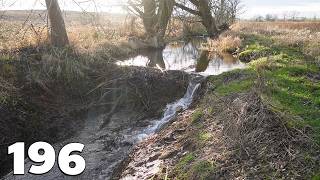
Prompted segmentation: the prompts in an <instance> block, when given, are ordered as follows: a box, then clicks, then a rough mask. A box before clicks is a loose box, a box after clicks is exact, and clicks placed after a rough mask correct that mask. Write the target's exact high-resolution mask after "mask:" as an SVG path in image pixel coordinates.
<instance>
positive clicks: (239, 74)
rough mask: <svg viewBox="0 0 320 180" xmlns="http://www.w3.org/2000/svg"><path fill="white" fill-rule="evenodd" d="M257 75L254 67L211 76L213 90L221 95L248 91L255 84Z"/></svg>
mask: <svg viewBox="0 0 320 180" xmlns="http://www.w3.org/2000/svg"><path fill="white" fill-rule="evenodd" d="M256 77H257V75H256V73H255V72H254V71H253V70H252V69H244V70H235V71H232V72H227V73H224V74H222V75H220V76H214V77H210V78H209V81H210V82H211V83H212V87H213V89H212V90H213V91H214V92H215V93H216V94H217V95H219V96H227V95H231V94H235V93H243V92H247V91H249V90H250V89H252V87H253V86H254V84H255V79H256Z"/></svg>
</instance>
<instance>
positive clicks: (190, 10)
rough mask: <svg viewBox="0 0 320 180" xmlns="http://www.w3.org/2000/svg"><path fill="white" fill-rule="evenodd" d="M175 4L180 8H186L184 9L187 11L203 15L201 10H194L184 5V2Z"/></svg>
mask: <svg viewBox="0 0 320 180" xmlns="http://www.w3.org/2000/svg"><path fill="white" fill-rule="evenodd" d="M175 5H176V6H177V7H178V8H180V9H182V10H184V11H187V12H189V13H191V14H193V15H196V16H200V15H201V14H200V12H199V11H196V10H193V9H191V8H188V7H187V6H184V5H182V4H179V3H176V4H175Z"/></svg>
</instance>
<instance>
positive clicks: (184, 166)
mask: <svg viewBox="0 0 320 180" xmlns="http://www.w3.org/2000/svg"><path fill="white" fill-rule="evenodd" d="M194 160H195V156H194V154H193V153H189V154H187V155H185V156H184V157H182V158H181V159H180V161H179V162H178V163H177V164H176V166H175V167H174V174H175V176H177V178H178V179H187V178H188V176H189V175H188V169H189V166H190V164H191V163H192V162H193V161H194Z"/></svg>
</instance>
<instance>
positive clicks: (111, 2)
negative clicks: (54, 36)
mask: <svg viewBox="0 0 320 180" xmlns="http://www.w3.org/2000/svg"><path fill="white" fill-rule="evenodd" d="M2 1H3V3H1V2H2ZM14 1H17V2H16V3H15V4H14V5H13V6H11V7H9V5H10V4H12V2H14ZM74 1H76V2H84V0H74ZM121 1H122V2H123V1H125V0H95V2H96V4H97V6H98V7H99V9H98V11H107V12H112V13H117V12H123V10H121V9H122V8H121V7H120V6H119V5H120V4H121ZM35 2H37V3H35ZM59 2H60V4H61V6H62V8H63V9H65V10H78V11H79V10H81V8H79V7H78V5H77V4H76V3H74V2H73V0H59ZM43 4H44V0H0V9H2V10H3V9H12V10H13V9H15V10H16V9H31V8H33V9H43V8H44V5H43ZM242 4H243V5H244V10H243V13H242V14H241V17H242V18H252V17H254V16H257V15H262V16H264V15H266V14H273V15H278V16H280V17H282V16H283V14H290V13H291V12H299V15H298V16H306V17H314V16H317V17H320V0H303V1H302V0H268V1H267V0H265V1H261V0H242ZM34 5H35V6H34ZM81 7H82V8H84V9H86V10H88V11H92V10H95V8H94V7H95V6H94V5H93V3H86V4H81Z"/></svg>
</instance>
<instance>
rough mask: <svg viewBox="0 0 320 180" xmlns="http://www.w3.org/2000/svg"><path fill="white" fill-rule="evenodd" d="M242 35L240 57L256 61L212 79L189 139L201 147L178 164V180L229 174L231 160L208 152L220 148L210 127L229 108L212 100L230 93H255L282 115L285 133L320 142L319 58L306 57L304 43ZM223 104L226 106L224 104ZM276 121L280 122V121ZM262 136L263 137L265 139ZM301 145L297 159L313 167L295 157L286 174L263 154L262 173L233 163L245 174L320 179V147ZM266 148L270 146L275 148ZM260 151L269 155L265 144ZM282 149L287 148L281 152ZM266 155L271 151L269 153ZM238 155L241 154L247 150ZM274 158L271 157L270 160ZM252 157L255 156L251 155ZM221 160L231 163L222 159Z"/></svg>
mask: <svg viewBox="0 0 320 180" xmlns="http://www.w3.org/2000/svg"><path fill="white" fill-rule="evenodd" d="M241 36H242V38H243V39H244V42H243V48H242V50H241V53H240V54H239V55H240V58H242V59H244V60H247V61H251V60H253V61H251V63H250V64H249V68H248V69H246V70H237V71H233V72H230V73H225V74H223V75H220V76H216V77H211V78H209V81H208V87H207V91H208V92H207V93H206V95H205V96H204V98H203V99H202V100H201V101H200V103H199V105H198V106H197V109H196V110H195V111H194V113H193V115H192V116H191V117H190V120H189V122H190V124H191V127H193V130H194V132H193V133H192V135H189V138H190V139H192V141H193V143H194V144H195V147H194V148H192V150H190V152H189V153H188V154H186V155H185V156H184V157H182V158H181V159H180V160H178V161H177V162H176V163H175V165H174V167H173V173H172V174H176V175H173V176H175V177H177V178H178V179H190V178H193V179H208V178H209V179H210V178H214V177H217V176H214V174H217V173H219V172H220V173H221V172H223V171H222V170H221V169H223V167H221V166H220V165H221V164H228V163H226V159H224V160H221V159H219V158H216V157H214V153H213V152H214V151H213V152H211V153H209V155H208V154H206V152H205V151H204V150H203V149H206V147H207V148H209V149H210V148H211V149H212V148H214V146H211V147H210V144H214V141H216V140H215V139H216V138H214V136H216V134H215V133H212V130H211V129H210V128H208V127H210V126H212V124H213V121H215V119H217V117H216V114H221V112H223V111H224V109H223V108H221V107H217V105H213V103H215V104H219V102H216V101H212V99H223V101H227V100H228V98H229V97H234V98H233V100H234V99H237V97H241V96H246V94H250V93H255V94H256V95H257V96H258V97H259V98H260V99H261V101H262V103H263V104H264V105H265V106H266V107H268V109H270V110H271V112H272V113H274V114H275V115H274V117H277V116H279V117H281V118H280V119H281V122H282V123H283V124H284V126H285V128H283V131H285V130H287V131H290V132H291V130H295V131H298V132H302V133H303V134H306V135H308V136H310V137H312V139H313V140H312V142H309V143H308V144H310V143H311V144H313V143H314V142H316V143H319V142H320V82H319V72H320V69H319V68H320V67H319V64H317V62H316V60H314V59H313V58H312V57H307V56H305V55H304V54H303V53H302V51H301V49H299V48H298V47H288V46H284V45H279V44H278V43H276V42H275V40H272V39H271V38H268V37H267V36H262V35H254V34H242V35H241ZM208 102H209V103H208ZM247 103H248V102H247ZM249 103H250V102H249ZM220 105H226V104H225V103H222V104H220ZM224 108H230V107H224ZM231 109H232V108H231ZM231 113H232V112H231ZM258 118H259V116H258ZM218 119H219V118H218ZM275 121H276V120H275ZM281 122H280V124H281ZM271 123H272V122H271ZM275 124H277V123H276V122H275ZM259 126H261V127H264V125H263V124H259ZM224 128H226V127H224ZM242 128H245V127H242ZM271 130H273V129H271ZM280 131H281V128H280ZM293 134H295V133H293ZM265 136H267V135H265ZM273 136H275V135H273ZM273 136H270V137H273ZM293 136H295V135H293ZM298 136H300V135H298ZM275 138H276V137H275ZM257 139H258V140H259V138H257ZM282 140H283V141H285V137H281V138H280V139H276V140H274V141H282ZM271 141H272V140H271ZM262 143H263V141H262ZM295 143H296V144H297V143H298V144H299V145H298V146H300V145H301V146H304V145H303V143H299V142H295ZM295 143H293V144H295ZM289 144H290V143H289ZM266 146H267V145H266ZM280 146H281V144H280ZM289 146H291V145H289ZM293 146H294V145H293ZM298 146H297V147H292V148H293V149H295V148H296V149H299V150H297V159H299V157H300V158H301V160H299V163H301V164H304V165H303V166H304V167H306V168H307V169H308V171H300V169H302V168H301V167H300V169H299V166H296V165H295V163H296V162H295V161H294V160H292V161H291V160H288V161H289V162H288V165H287V167H286V168H285V169H283V171H284V172H285V173H281V172H279V169H278V168H274V167H271V165H270V164H271V163H272V160H270V159H271V158H270V157H269V156H268V155H266V156H264V155H262V156H263V158H262V160H261V159H259V158H257V159H255V160H254V161H255V163H258V164H259V165H258V166H259V167H263V168H261V169H260V168H257V169H256V171H255V172H256V173H252V172H250V171H251V169H252V168H253V169H255V168H256V167H257V166H254V165H251V166H250V165H249V169H247V170H246V165H245V163H243V162H244V161H246V160H244V159H241V158H240V159H241V160H240V161H241V162H234V163H231V164H230V165H232V166H236V164H238V165H239V166H240V168H239V169H238V170H239V171H241V169H242V168H243V169H245V170H246V171H245V172H242V173H241V172H240V173H239V172H238V173H239V174H241V175H243V176H244V177H246V176H247V177H260V178H266V179H268V178H270V179H273V178H288V177H294V178H298V177H299V178H302V179H309V178H312V177H313V179H319V175H317V173H319V167H318V166H317V164H318V163H319V162H318V161H319V160H317V159H316V158H315V157H314V152H317V151H318V150H317V149H319V146H318V145H315V146H312V148H315V149H312V150H310V149H309V150H308V148H301V147H298ZM305 147H307V146H305ZM250 148H252V149H253V148H255V147H249V149H250ZM265 148H266V149H268V148H270V147H265ZM240 149H241V148H240ZM289 149H290V148H289ZM272 150H273V149H272ZM272 150H270V151H272ZM248 151H250V150H248ZM260 151H261V152H262V153H263V149H262V148H261V149H260ZM275 152H278V151H275ZM279 152H281V151H280V150H279ZM318 152H319V151H318ZM264 153H265V154H268V153H269V152H268V151H267V152H264ZM270 153H271V152H270ZM235 154H238V155H239V156H240V154H241V153H235ZM299 154H300V155H299ZM257 157H260V156H257ZM268 157H269V158H270V159H268ZM289 157H290V156H288V157H285V158H284V159H289ZM249 158H253V159H254V158H255V157H250V156H249ZM217 159H218V160H217ZM233 159H235V158H233ZM220 161H225V162H224V163H221V162H220ZM284 161H285V160H284ZM299 163H298V164H299ZM219 164H220V165H219ZM280 164H281V163H280ZM219 166H220V167H219ZM228 168H229V167H228ZM228 168H226V169H228ZM250 168H251V169H250ZM231 169H232V168H231ZM280 169H281V168H280ZM225 171H228V170H225ZM231 171H232V170H231ZM235 174H236V175H235ZM239 174H238V175H237V172H234V174H233V175H230V174H229V177H239Z"/></svg>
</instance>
